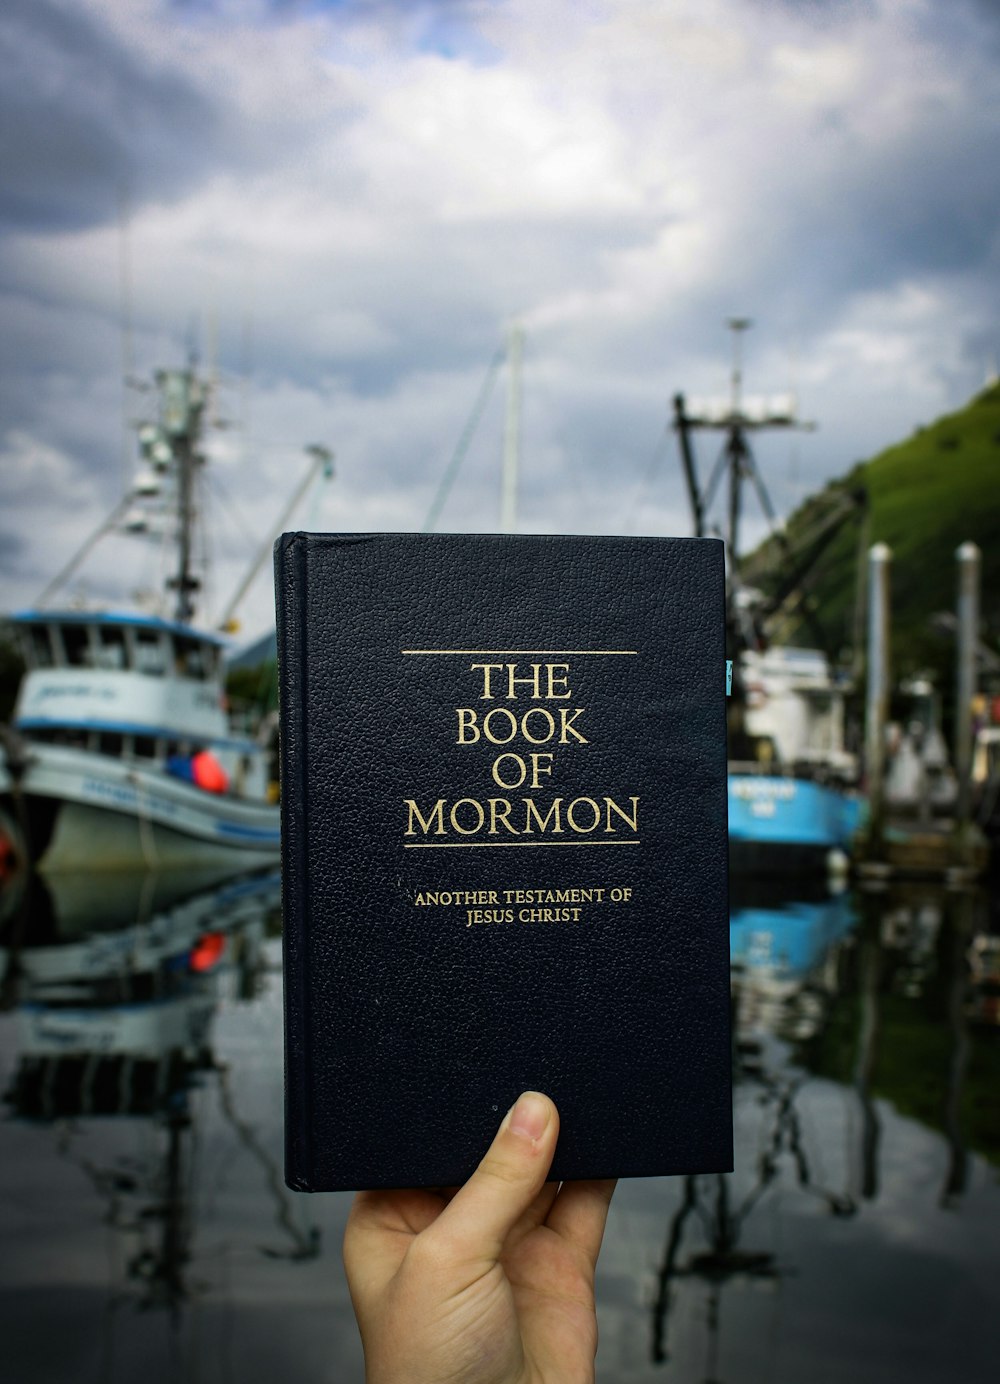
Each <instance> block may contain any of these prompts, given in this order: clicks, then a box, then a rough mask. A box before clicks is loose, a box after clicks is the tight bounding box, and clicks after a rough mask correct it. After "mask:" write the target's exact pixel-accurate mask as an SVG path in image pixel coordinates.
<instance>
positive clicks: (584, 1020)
mask: <svg viewBox="0 0 1000 1384" xmlns="http://www.w3.org/2000/svg"><path fill="white" fill-rule="evenodd" d="M275 565H276V601H277V612H278V655H279V674H280V708H281V807H282V852H283V859H282V870H283V906H284V956H285V962H284V965H285V1027H286V1034H285V1037H286V1177H287V1179H288V1182H289V1185H290V1186H293V1187H296V1188H300V1189H303V1190H313V1191H323V1190H340V1189H356V1188H371V1187H413V1186H449V1185H453V1184H457V1183H461V1182H463V1181H464V1180H465V1179H466V1178H467V1177H468V1176H469V1174H470V1173H471V1172H472V1171H473V1169H474V1168H475V1166H476V1164H477V1162H478V1161H479V1159H480V1157H481V1156H482V1154H483V1153H484V1152H485V1150H486V1148H487V1147H488V1146H489V1143H490V1141H491V1140H492V1138H493V1135H494V1133H495V1131H496V1127H497V1125H498V1123H499V1121H500V1119H501V1118H502V1117H503V1114H504V1112H505V1111H506V1110H507V1109H508V1107H509V1106H510V1105H511V1104H512V1103H513V1101H514V1100H515V1099H516V1097H517V1096H518V1094H519V1093H520V1092H521V1091H522V1090H525V1089H527V1088H534V1089H537V1090H540V1091H545V1092H546V1093H547V1094H549V1095H550V1096H551V1097H552V1098H553V1099H554V1100H555V1102H556V1104H557V1106H558V1107H559V1111H560V1116H561V1133H560V1138H559V1145H558V1149H557V1152H556V1158H555V1163H554V1165H553V1169H552V1177H553V1178H554V1179H559V1180H561V1179H576V1178H591V1177H627V1176H642V1175H651V1174H663V1173H686V1172H715V1171H725V1170H728V1169H729V1168H731V1167H732V1110H731V1092H730V1070H731V1052H730V1031H729V918H728V888H727V804H726V716H725V612H724V562H723V545H722V543H721V542H720V541H718V540H715V539H666V538H604V537H546V536H535V535H525V536H521V535H517V536H474V535H469V536H462V535H414V534H353V535H352V534H305V533H295V534H285V535H284V536H283V537H282V538H280V539H279V540H278V543H277V544H276V547H275Z"/></svg>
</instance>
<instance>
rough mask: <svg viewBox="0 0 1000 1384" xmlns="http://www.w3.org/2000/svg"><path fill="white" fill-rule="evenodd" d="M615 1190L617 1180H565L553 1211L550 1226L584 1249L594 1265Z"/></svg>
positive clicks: (571, 1242)
mask: <svg viewBox="0 0 1000 1384" xmlns="http://www.w3.org/2000/svg"><path fill="white" fill-rule="evenodd" d="M614 1190H615V1183H614V1182H613V1181H603V1182H564V1183H563V1185H562V1186H561V1187H560V1189H559V1195H558V1196H557V1197H556V1199H555V1201H554V1203H553V1205H552V1210H551V1211H550V1212H549V1217H548V1221H547V1222H546V1224H547V1225H548V1227H549V1229H550V1230H554V1231H555V1232H556V1234H557V1235H560V1236H561V1237H562V1238H563V1239H564V1240H568V1241H569V1242H570V1244H573V1245H575V1246H576V1247H577V1248H578V1249H580V1250H582V1251H583V1253H584V1254H585V1255H586V1256H587V1258H588V1259H589V1260H590V1262H591V1264H596V1263H597V1256H598V1254H599V1252H600V1248H601V1241H602V1240H603V1239H604V1227H605V1226H606V1224H607V1220H608V1207H609V1206H610V1205H611V1195H612V1193H613V1192H614Z"/></svg>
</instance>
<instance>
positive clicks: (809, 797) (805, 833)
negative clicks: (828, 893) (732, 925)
mask: <svg viewBox="0 0 1000 1384" xmlns="http://www.w3.org/2000/svg"><path fill="white" fill-rule="evenodd" d="M860 816H861V801H860V799H859V798H858V797H857V796H856V795H855V794H853V793H849V792H846V791H845V790H843V789H840V788H835V787H832V786H831V785H829V784H824V783H818V782H816V781H815V780H813V779H807V778H797V777H794V776H792V775H783V774H734V773H731V774H730V775H729V845H730V859H731V861H732V863H733V866H734V868H736V869H745V870H769V869H781V870H783V871H788V870H794V869H801V870H811V869H814V868H817V867H822V866H824V865H826V864H828V863H829V862H830V860H831V858H837V857H838V856H840V855H843V856H846V855H847V854H849V852H850V849H851V843H852V838H853V836H854V833H855V832H856V831H857V829H858V826H859V823H860Z"/></svg>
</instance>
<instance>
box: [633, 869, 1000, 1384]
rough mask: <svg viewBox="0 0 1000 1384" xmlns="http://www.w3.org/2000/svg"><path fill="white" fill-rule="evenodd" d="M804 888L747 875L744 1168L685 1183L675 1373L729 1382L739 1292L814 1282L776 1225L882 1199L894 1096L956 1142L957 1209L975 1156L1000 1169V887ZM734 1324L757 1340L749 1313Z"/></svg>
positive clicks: (741, 1008) (661, 1354) (742, 937)
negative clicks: (802, 1278) (730, 1334)
mask: <svg viewBox="0 0 1000 1384" xmlns="http://www.w3.org/2000/svg"><path fill="white" fill-rule="evenodd" d="M786 888H787V887H786ZM797 893H798V896H797V897H789V896H788V893H787V892H783V891H782V889H781V886H780V884H779V885H775V884H774V883H773V882H765V881H759V880H754V879H749V878H744V879H739V878H738V879H735V880H734V881H733V890H732V912H731V946H732V981H733V991H732V993H733V1018H734V1082H735V1087H734V1113H735V1123H736V1143H737V1153H736V1170H735V1172H734V1173H733V1174H730V1175H727V1176H712V1177H695V1176H692V1177H687V1178H685V1179H683V1185H682V1188H681V1191H680V1196H679V1200H677V1201H676V1204H675V1206H674V1209H673V1211H672V1213H671V1215H670V1217H669V1221H668V1225H667V1231H666V1236H665V1242H664V1247H663V1250H662V1256H661V1259H660V1263H659V1267H658V1270H657V1275H656V1290H655V1295H654V1297H653V1302H652V1330H651V1349H650V1360H651V1363H652V1364H653V1366H655V1367H657V1369H658V1371H659V1372H661V1373H662V1372H665V1374H666V1376H667V1377H668V1378H669V1377H673V1378H683V1379H685V1380H688V1379H691V1380H693V1379H698V1380H704V1381H720V1380H721V1379H722V1378H723V1373H722V1369H723V1366H722V1364H721V1361H722V1360H723V1358H724V1357H725V1355H726V1341H725V1323H726V1315H727V1314H726V1312H725V1311H724V1307H725V1302H726V1297H727V1290H728V1289H730V1287H733V1286H735V1285H740V1287H741V1288H742V1289H748V1288H752V1286H753V1285H754V1284H756V1285H757V1286H758V1288H759V1289H762V1290H763V1291H764V1292H765V1293H766V1294H769V1295H771V1296H772V1297H774V1295H775V1294H777V1295H778V1298H779V1299H780V1296H781V1294H782V1291H783V1289H782V1283H783V1282H785V1281H786V1280H795V1279H796V1278H797V1276H799V1275H800V1273H801V1272H802V1265H801V1264H800V1263H799V1262H798V1261H797V1255H796V1253H795V1251H794V1249H793V1247H792V1239H791V1237H784V1238H783V1237H782V1236H781V1235H780V1233H779V1234H777V1235H776V1231H775V1225H776V1223H777V1224H779V1225H780V1223H781V1221H782V1220H783V1219H784V1218H787V1217H789V1216H790V1215H792V1214H794V1215H796V1216H799V1215H805V1216H808V1214H809V1213H808V1207H809V1205H810V1204H811V1205H812V1206H813V1207H814V1208H816V1209H820V1210H821V1212H823V1213H825V1214H826V1215H827V1216H829V1217H832V1218H835V1219H837V1220H839V1221H841V1222H846V1221H861V1220H863V1219H864V1217H865V1216H866V1214H867V1213H866V1210H865V1208H866V1206H869V1205H872V1204H874V1203H876V1202H878V1201H879V1198H880V1196H881V1194H882V1191H883V1185H884V1179H885V1177H886V1173H885V1171H884V1169H883V1162H884V1158H883V1128H882V1124H883V1118H884V1112H885V1110H886V1103H889V1104H890V1105H891V1106H892V1107H894V1111H893V1117H894V1118H895V1114H896V1112H898V1113H899V1114H902V1115H904V1116H909V1117H912V1118H914V1119H916V1120H918V1121H920V1123H921V1124H922V1125H924V1126H926V1127H927V1128H929V1129H933V1130H937V1131H939V1132H940V1134H941V1135H942V1136H943V1138H944V1141H945V1144H946V1150H947V1153H946V1156H945V1157H944V1158H942V1159H941V1167H940V1173H939V1178H938V1180H937V1190H936V1194H935V1195H936V1201H937V1204H938V1205H939V1206H940V1207H942V1208H957V1207H959V1206H960V1205H961V1202H962V1198H963V1196H964V1194H965V1193H966V1191H967V1189H968V1186H969V1167H970V1157H971V1155H972V1154H973V1153H975V1154H978V1155H980V1156H981V1157H983V1158H985V1159H987V1160H989V1161H990V1162H992V1163H993V1164H994V1165H996V1164H998V1163H1000V1122H998V1111H997V1101H996V1091H997V1089H998V1078H1000V1060H998V1059H1000V1053H998V1048H997V1044H996V1042H995V1041H993V1040H994V1039H995V1037H996V1034H995V1032H991V1031H989V1030H990V1029H991V1028H994V1029H995V1027H996V1024H997V1010H998V1005H997V994H998V990H1000V987H998V985H997V979H998V976H997V958H998V952H1000V949H998V946H997V941H998V939H997V937H996V936H995V933H994V930H993V921H992V920H991V918H990V916H989V909H988V904H987V899H986V896H985V895H984V894H981V893H977V892H975V891H970V890H967V889H965V890H954V891H949V890H946V889H944V888H936V889H935V888H932V887H930V886H924V885H921V886H912V887H910V888H909V889H893V890H892V891H888V890H882V891H876V892H868V893H861V892H852V893H848V892H846V891H845V890H844V889H843V888H842V887H841V888H839V889H838V888H837V887H836V886H834V887H829V886H828V885H827V884H826V882H825V881H823V882H820V883H818V884H816V885H814V886H813V887H812V888H811V889H810V890H809V891H808V892H807V891H806V890H803V889H802V888H801V886H800V887H799V889H798V890H797ZM803 895H806V896H803ZM831 1083H832V1085H831ZM831 1115H833V1117H834V1118H832V1119H831ZM896 1157H897V1158H898V1154H897V1155H896ZM768 1206H769V1207H770V1210H769V1211H767V1210H765V1208H766V1207H768ZM779 1207H780V1211H779V1210H778V1208H779ZM914 1210H916V1208H914ZM924 1211H929V1208H924ZM918 1214H921V1213H919V1212H918ZM776 1216H777V1217H778V1220H777V1222H776V1220H775V1217H776ZM773 1310H774V1312H776V1313H778V1308H777V1307H775V1308H774V1309H773ZM779 1315H780V1313H779ZM675 1323H677V1324H678V1325H677V1326H675ZM693 1323H698V1327H697V1328H695V1327H694V1326H693ZM678 1329H679V1330H680V1331H681V1334H682V1337H683V1346H682V1348H680V1349H678V1350H676V1351H675V1348H674V1347H675V1340H674V1336H675V1334H676V1331H677V1330H678ZM769 1329H770V1328H769ZM734 1330H735V1332H736V1333H737V1334H738V1333H740V1332H741V1331H743V1332H744V1333H745V1326H744V1325H743V1324H742V1322H741V1321H740V1320H739V1319H737V1322H736V1324H735V1327H734ZM699 1334H700V1336H701V1338H702V1339H701V1342H700V1345H699V1344H698V1342H697V1341H696V1340H695V1339H693V1337H695V1336H697V1335H699ZM679 1340H680V1338H678V1341H679ZM730 1344H731V1345H734V1344H735V1343H733V1342H731V1343H730ZM746 1344H747V1343H746V1341H745V1340H743V1341H741V1342H739V1343H738V1348H737V1351H736V1353H737V1354H739V1355H740V1356H741V1357H742V1358H744V1359H745V1358H746ZM771 1348H773V1347H768V1349H771ZM967 1348H968V1343H967ZM695 1359H697V1360H698V1362H699V1363H698V1365H697V1367H696V1368H693V1361H694V1360H695ZM761 1364H762V1365H763V1361H761ZM736 1377H739V1375H737V1376H736ZM916 1377H918V1378H919V1377H921V1376H920V1374H919V1370H918V1371H917V1375H916Z"/></svg>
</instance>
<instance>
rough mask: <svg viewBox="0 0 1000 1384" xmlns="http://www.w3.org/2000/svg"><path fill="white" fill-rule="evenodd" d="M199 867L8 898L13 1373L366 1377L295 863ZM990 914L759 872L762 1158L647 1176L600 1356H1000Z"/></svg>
mask: <svg viewBox="0 0 1000 1384" xmlns="http://www.w3.org/2000/svg"><path fill="white" fill-rule="evenodd" d="M194 883H195V882H194V881H187V882H186V883H184V884H181V883H178V882H174V883H171V882H169V881H168V882H166V883H164V882H163V881H153V880H148V879H145V880H142V879H138V880H134V881H120V882H118V883H117V884H116V885H114V886H112V887H109V886H107V885H104V884H99V883H97V884H95V883H94V882H93V881H90V882H88V881H85V880H84V881H78V882H76V883H74V882H69V883H68V884H67V886H66V887H65V888H63V889H61V890H60V892H59V894H58V896H57V897H55V898H53V897H51V896H50V895H48V894H46V893H45V892H44V891H40V890H35V891H34V892H33V893H32V895H31V897H30V898H28V899H26V900H19V899H13V898H10V897H8V898H7V899H6V900H5V901H3V903H2V905H0V914H2V908H3V907H5V908H6V912H7V918H6V921H5V923H4V925H3V926H4V928H5V933H4V936H5V940H6V944H7V948H6V951H5V953H4V959H3V968H4V969H5V971H6V976H5V980H4V983H3V989H2V993H3V997H4V1008H3V1010H2V1011H0V1091H2V1093H3V1094H4V1097H5V1105H4V1106H3V1116H2V1123H0V1341H2V1354H0V1359H2V1360H3V1365H2V1366H0V1377H2V1378H3V1379H4V1380H7V1379H9V1380H11V1381H16V1384H48V1381H52V1384H56V1382H57V1381H58V1384H63V1382H64V1381H73V1384H119V1381H121V1382H122V1384H124V1381H128V1382H129V1384H133V1381H142V1384H160V1382H161V1381H168V1380H170V1381H174V1380H178V1381H179V1380H183V1381H185V1382H186V1384H198V1382H199V1381H205V1382H206V1384H209V1382H210V1384H216V1382H218V1384H229V1382H230V1381H233V1384H235V1381H240V1384H264V1381H267V1382H268V1384H271V1381H273V1380H275V1379H278V1378H280V1379H287V1380H290V1381H294V1382H295V1384H319V1381H324V1384H327V1382H330V1381H334V1382H336V1381H344V1382H345V1384H352V1382H353V1381H361V1379H362V1361H361V1351H360V1345H359V1342H358V1338H357V1333H356V1329H355V1326H354V1319H353V1315H352V1313H351V1308H350V1303H349V1301H348V1296H347V1289H346V1284H345V1281H344V1275H343V1270H342V1268H341V1264H340V1252H339V1246H340V1237H341V1234H342V1231H343V1225H344V1220H345V1217H346V1214H347V1210H348V1207H349V1204H350V1197H349V1196H347V1195H340V1194H334V1195H327V1196H319V1197H308V1196H301V1195H296V1194H294V1193H292V1192H289V1191H288V1190H287V1189H286V1188H285V1187H284V1185H283V1182H282V1179H281V1139H282V1133H281V1118H282V1071H281V1027H280V1023H281V955H280V938H279V931H278V930H279V923H278V913H277V902H278V895H277V880H276V878H275V877H273V876H271V877H267V876H265V877H263V878H261V877H257V878H256V879H251V880H247V881H238V882H236V883H234V884H229V885H225V886H220V887H217V888H215V889H211V888H202V889H201V892H200V893H197V894H196V895H195V896H194V897H193V898H185V897H184V893H185V890H186V889H190V888H191V887H192V885H193V884H194ZM137 920H138V921H137ZM996 932H997V927H996V923H995V921H994V920H993V918H992V915H991V908H990V904H989V902H988V899H987V898H986V897H985V896H983V895H975V894H958V893H952V894H949V893H946V892H944V891H934V890H932V889H930V888H926V887H925V888H914V889H911V890H910V891H908V892H894V893H892V894H884V895H875V896H866V897H863V896H860V895H848V894H841V895H831V894H829V893H828V892H827V891H826V889H825V886H817V885H813V884H811V883H810V884H808V885H803V884H797V885H795V886H787V887H785V888H784V890H782V891H778V890H775V889H774V888H773V887H772V888H764V887H763V886H761V885H760V884H757V883H753V882H748V881H735V882H734V890H733V918H732V943H733V978H734V1005H735V1011H736V1014H737V1017H738V1025H737V1031H738V1038H739V1042H738V1065H737V1086H736V1099H735V1113H736V1129H737V1166H736V1172H735V1173H734V1174H733V1175H732V1176H731V1177H726V1178H716V1177H701V1178H660V1179H651V1180H635V1181H629V1182H626V1183H622V1184H621V1185H620V1186H619V1189H618V1191H617V1193H616V1196H615V1201H614V1204H613V1206H612V1211H611V1217H610V1221H609V1225H608V1233H607V1238H606V1241H605V1248H604V1251H603V1253H602V1257H601V1263H600V1268H599V1274H598V1301H599V1310H600V1326H601V1346H600V1354H599V1357H598V1375H599V1378H600V1379H601V1380H602V1381H605V1384H616V1381H622V1382H623V1384H626V1382H628V1384H632V1381H635V1384H640V1382H643V1384H644V1382H645V1381H654V1380H657V1381H670V1384H696V1381H697V1382H698V1384H700V1382H701V1381H717V1382H718V1381H725V1382H726V1384H756V1382H757V1381H770V1382H773V1384H779V1382H780V1384H800V1381H810V1384H812V1382H813V1381H815V1382H817V1384H822V1381H827V1380H829V1381H837V1382H838V1384H840V1381H850V1384H866V1382H867V1381H886V1384H894V1382H895V1381H897V1380H898V1381H901V1382H902V1381H905V1382H906V1384H924V1382H925V1381H938V1380H945V1379H949V1380H951V1379H955V1380H960V1381H965V1382H967V1384H979V1381H983V1382H984V1384H985V1381H990V1384H992V1381H994V1380H996V1379H997V1377H998V1364H997V1360H998V1345H997V1341H998V1337H997V1326H998V1322H1000V1181H998V1163H1000V1042H998V1038H1000V1031H998V1029H997V1026H996V1025H997V1017H998V1012H1000V1001H998V998H997V996H998V993H1000V948H998V944H997V941H996V936H995V934H996Z"/></svg>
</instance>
